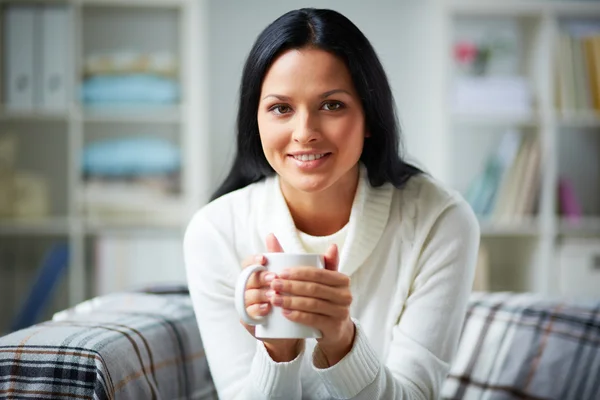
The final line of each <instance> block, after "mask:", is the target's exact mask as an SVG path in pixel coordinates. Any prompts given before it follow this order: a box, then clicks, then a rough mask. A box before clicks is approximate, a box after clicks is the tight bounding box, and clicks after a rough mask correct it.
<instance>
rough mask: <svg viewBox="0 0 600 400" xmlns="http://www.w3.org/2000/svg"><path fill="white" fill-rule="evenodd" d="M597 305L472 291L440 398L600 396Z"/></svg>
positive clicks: (582, 399) (576, 399)
mask: <svg viewBox="0 0 600 400" xmlns="http://www.w3.org/2000/svg"><path fill="white" fill-rule="evenodd" d="M599 310H600V302H599V301H581V300H571V301H566V300H565V299H561V300H558V299H556V300H552V299H548V298H542V297H540V296H536V295H531V294H514V293H512V294H511V293H487V294H484V293H474V294H473V295H472V296H471V298H470V303H469V308H468V312H467V315H466V320H465V324H464V328H463V332H462V337H461V340H460V344H459V348H458V353H457V356H456V359H455V360H454V363H453V364H452V367H451V370H450V374H449V376H448V379H447V380H446V382H445V385H444V388H443V392H442V393H443V398H444V399H503V400H509V399H531V400H541V399H556V400H600V311H599Z"/></svg>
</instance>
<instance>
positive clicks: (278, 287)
mask: <svg viewBox="0 0 600 400" xmlns="http://www.w3.org/2000/svg"><path fill="white" fill-rule="evenodd" d="M271 287H272V288H273V290H281V289H283V282H281V281H280V280H275V281H273V283H271Z"/></svg>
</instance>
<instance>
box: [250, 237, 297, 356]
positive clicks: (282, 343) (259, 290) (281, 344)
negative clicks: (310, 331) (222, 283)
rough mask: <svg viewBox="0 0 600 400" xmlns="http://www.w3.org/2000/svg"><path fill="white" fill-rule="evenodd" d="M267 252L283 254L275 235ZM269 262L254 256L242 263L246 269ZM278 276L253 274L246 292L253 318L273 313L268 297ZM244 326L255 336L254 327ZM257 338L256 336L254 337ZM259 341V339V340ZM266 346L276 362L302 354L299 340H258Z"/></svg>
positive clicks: (261, 272)
mask: <svg viewBox="0 0 600 400" xmlns="http://www.w3.org/2000/svg"><path fill="white" fill-rule="evenodd" d="M267 251H268V252H270V253H279V252H283V249H282V248H281V245H280V244H279V242H278V241H277V239H276V238H275V236H274V235H269V236H268V237H267ZM266 262H267V260H266V258H265V256H263V255H254V256H250V257H247V258H246V259H245V260H244V261H243V262H242V267H243V268H246V267H249V266H250V265H254V264H261V265H264V264H265V263H266ZM276 277H277V276H276V275H275V274H274V273H272V272H268V271H258V272H255V273H253V274H252V275H251V276H250V279H248V284H247V285H246V292H245V294H244V299H245V303H246V312H247V313H248V314H249V315H250V316H251V317H252V318H260V317H264V316H266V315H267V314H269V312H270V311H271V307H272V306H271V304H270V302H269V298H268V297H267V292H268V291H270V290H271V288H270V284H271V282H272V281H273V280H274V279H275V278H276ZM240 322H241V323H242V325H244V327H245V328H246V329H247V330H248V332H250V334H251V335H252V336H254V330H255V329H254V326H252V325H248V324H246V323H244V322H243V321H240ZM254 337H255V338H256V336H254ZM257 339H258V338H257ZM258 340H261V341H262V342H263V343H264V344H265V348H266V349H267V351H268V352H269V355H270V356H271V358H272V359H273V361H276V362H286V361H292V360H293V359H295V358H296V357H297V356H298V354H299V353H300V344H301V341H300V340H299V339H258Z"/></svg>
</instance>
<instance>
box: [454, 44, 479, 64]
mask: <svg viewBox="0 0 600 400" xmlns="http://www.w3.org/2000/svg"><path fill="white" fill-rule="evenodd" d="M476 56H477V46H475V45H474V44H473V43H470V42H458V43H456V44H455V45H454V58H456V59H457V60H458V61H459V62H460V63H461V64H467V63H470V62H472V61H473V60H474V59H475V57H476Z"/></svg>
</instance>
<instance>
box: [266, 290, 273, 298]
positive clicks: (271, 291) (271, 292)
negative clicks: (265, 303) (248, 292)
mask: <svg viewBox="0 0 600 400" xmlns="http://www.w3.org/2000/svg"><path fill="white" fill-rule="evenodd" d="M274 295H275V291H274V290H267V293H265V296H267V299H270V298H271V297H273V296H274Z"/></svg>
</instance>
